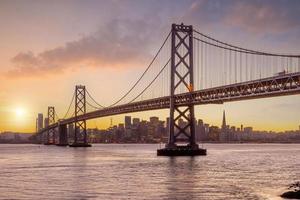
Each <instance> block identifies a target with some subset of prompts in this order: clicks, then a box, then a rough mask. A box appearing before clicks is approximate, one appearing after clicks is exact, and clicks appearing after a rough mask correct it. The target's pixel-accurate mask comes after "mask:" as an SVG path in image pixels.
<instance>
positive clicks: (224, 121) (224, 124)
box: [222, 110, 227, 130]
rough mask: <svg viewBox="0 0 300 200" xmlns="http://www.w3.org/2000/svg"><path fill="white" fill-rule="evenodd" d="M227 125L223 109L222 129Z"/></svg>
mask: <svg viewBox="0 0 300 200" xmlns="http://www.w3.org/2000/svg"><path fill="white" fill-rule="evenodd" d="M226 128H227V125H226V116H225V110H223V121H222V129H224V130H225V129H226Z"/></svg>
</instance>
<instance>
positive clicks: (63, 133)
mask: <svg viewBox="0 0 300 200" xmlns="http://www.w3.org/2000/svg"><path fill="white" fill-rule="evenodd" d="M58 138H59V139H58V144H56V145H57V146H68V133H67V124H60V125H58Z"/></svg>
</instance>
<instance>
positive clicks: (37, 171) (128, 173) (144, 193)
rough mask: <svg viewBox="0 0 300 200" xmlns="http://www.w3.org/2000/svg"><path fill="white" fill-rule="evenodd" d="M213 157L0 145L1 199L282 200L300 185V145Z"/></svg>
mask: <svg viewBox="0 0 300 200" xmlns="http://www.w3.org/2000/svg"><path fill="white" fill-rule="evenodd" d="M204 147H205V148H207V149H208V155H207V156H206V157H194V158H191V157H177V158H168V157H157V156H156V149H157V148H158V145H144V144H143V145H138V144H137V145H122V144H117V145H103V144H102V145H100V144H98V145H96V144H94V145H93V147H92V148H86V149H81V148H77V149H75V148H69V147H57V146H43V145H41V146H39V145H0V199H204V200H210V199H281V198H279V197H278V195H279V194H280V193H281V192H282V191H284V190H285V189H286V185H288V184H290V183H292V182H294V181H297V180H298V181H299V180H300V145H299V144H298V145H296V144H205V145H204Z"/></svg>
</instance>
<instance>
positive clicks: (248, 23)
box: [223, 0, 300, 34]
mask: <svg viewBox="0 0 300 200" xmlns="http://www.w3.org/2000/svg"><path fill="white" fill-rule="evenodd" d="M299 18H300V2H299V1H293V0H291V1H280V0H279V1H274V0H272V1H270V0H265V1H261V0H256V1H245V0H242V1H234V3H233V4H232V6H230V7H229V9H228V10H227V14H226V15H225V17H224V18H223V22H224V23H225V24H228V25H231V26H234V27H239V28H241V29H243V30H246V31H248V32H251V33H263V34H264V33H270V34H278V33H285V32H288V31H292V30H294V29H296V28H299V27H300V24H299Z"/></svg>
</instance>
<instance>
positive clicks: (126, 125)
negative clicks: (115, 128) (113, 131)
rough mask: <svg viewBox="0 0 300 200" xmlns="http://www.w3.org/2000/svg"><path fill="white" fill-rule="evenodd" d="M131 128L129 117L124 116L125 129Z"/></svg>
mask: <svg viewBox="0 0 300 200" xmlns="http://www.w3.org/2000/svg"><path fill="white" fill-rule="evenodd" d="M130 127H131V116H125V128H126V129H129V128H130Z"/></svg>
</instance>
